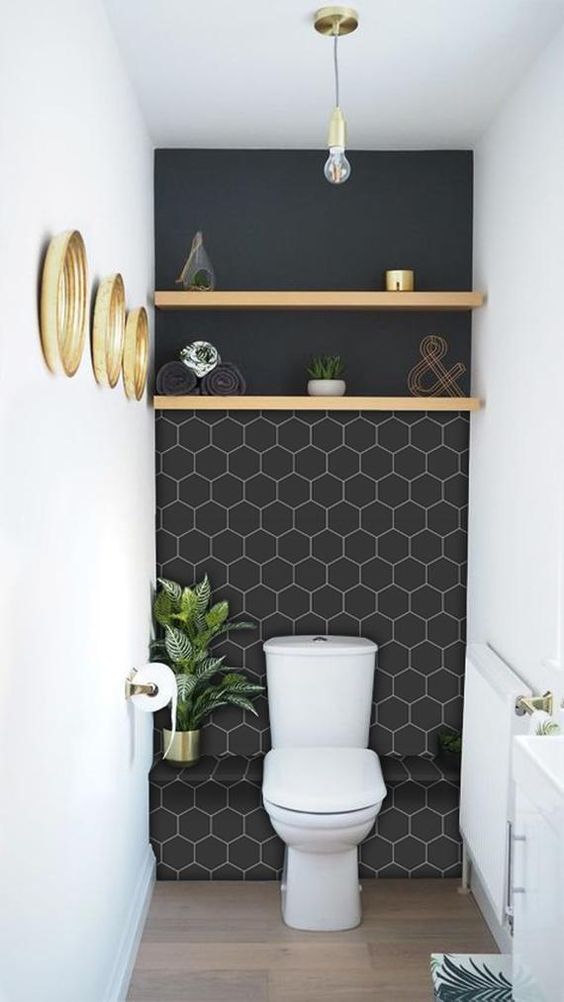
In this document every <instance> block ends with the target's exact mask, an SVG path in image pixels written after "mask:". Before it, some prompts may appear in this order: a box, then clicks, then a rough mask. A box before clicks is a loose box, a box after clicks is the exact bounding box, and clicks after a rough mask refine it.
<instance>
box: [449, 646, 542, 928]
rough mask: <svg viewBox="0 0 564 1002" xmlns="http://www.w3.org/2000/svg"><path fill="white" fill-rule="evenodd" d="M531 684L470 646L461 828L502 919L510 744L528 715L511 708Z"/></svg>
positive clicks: (480, 648) (509, 809) (523, 730)
mask: <svg viewBox="0 0 564 1002" xmlns="http://www.w3.org/2000/svg"><path fill="white" fill-rule="evenodd" d="M523 695H526V696H529V695H531V690H530V689H529V688H528V687H527V686H526V685H525V683H524V682H522V681H521V679H520V678H519V676H518V675H516V674H515V673H514V672H513V671H511V669H510V668H509V667H508V666H507V665H506V664H505V662H504V661H502V660H501V658H499V657H498V656H497V654H494V652H493V651H492V650H491V649H490V648H489V647H486V646H482V645H481V644H480V645H478V644H476V645H472V646H470V647H469V648H468V652H467V656H466V681H465V688H464V722H463V731H462V733H463V741H462V775H461V789H460V831H461V833H462V837H463V839H464V842H465V845H466V850H467V852H468V854H469V856H470V859H471V862H472V865H473V866H474V867H475V868H476V870H477V872H478V876H479V877H480V880H481V883H482V885H483V887H484V890H485V892H486V893H487V895H488V897H489V899H490V903H491V905H492V907H493V909H494V911H495V914H496V917H497V919H498V922H499V923H500V925H503V921H504V916H505V903H506V863H507V822H508V821H512V820H513V800H514V796H513V781H512V779H511V746H512V738H513V737H514V736H515V735H516V734H524V733H526V732H527V728H528V725H529V724H528V721H529V718H528V717H527V716H524V717H518V716H517V715H516V713H515V699H516V698H517V696H523Z"/></svg>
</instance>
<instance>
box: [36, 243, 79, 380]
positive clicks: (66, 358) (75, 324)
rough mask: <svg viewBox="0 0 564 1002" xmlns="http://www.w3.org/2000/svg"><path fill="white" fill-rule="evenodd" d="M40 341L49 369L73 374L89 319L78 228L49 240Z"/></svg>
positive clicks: (40, 309) (45, 266)
mask: <svg viewBox="0 0 564 1002" xmlns="http://www.w3.org/2000/svg"><path fill="white" fill-rule="evenodd" d="M39 313H40V327H41V344H42V347H43V354H44V355H45V361H46V362H47V365H48V366H49V368H50V370H51V372H64V373H65V375H67V376H74V374H75V372H76V370H77V369H78V367H79V365H80V360H81V358H82V352H83V349H84V341H85V338H86V328H87V323H88V265H87V261H86V249H85V247H84V241H83V239H82V237H81V235H80V233H79V232H78V230H65V231H64V233H59V234H58V235H57V236H56V237H53V239H52V240H51V243H50V244H49V247H48V250H47V254H46V257H45V263H44V265H43V276H42V280H41V296H40V307H39Z"/></svg>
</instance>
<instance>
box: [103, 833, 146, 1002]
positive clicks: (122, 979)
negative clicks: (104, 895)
mask: <svg viewBox="0 0 564 1002" xmlns="http://www.w3.org/2000/svg"><path fill="white" fill-rule="evenodd" d="M155 867H156V864H155V854H154V852H153V850H152V848H151V846H150V845H148V846H147V852H146V854H145V859H144V860H143V863H142V866H141V870H140V872H139V880H138V881H137V886H136V888H135V892H134V894H133V898H132V900H131V906H130V908H129V913H128V915H127V919H126V922H125V925H124V928H123V934H122V936H121V939H120V941H119V945H118V950H117V954H116V959H115V963H114V967H113V970H112V974H111V977H110V980H109V983H108V988H107V991H106V994H105V995H104V1002H124V1000H125V999H126V997H127V992H128V989H129V982H130V981H131V975H132V974H133V967H134V965H135V958H136V956H137V951H138V949H139V943H140V942H141V936H142V935H143V929H144V927H145V921H146V919H147V912H148V911H149V905H150V904H151V897H152V894H153V885H154V883H155Z"/></svg>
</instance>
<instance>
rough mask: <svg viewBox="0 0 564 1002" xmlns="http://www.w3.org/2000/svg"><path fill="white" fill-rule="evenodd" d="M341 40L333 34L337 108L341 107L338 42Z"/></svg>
mask: <svg viewBox="0 0 564 1002" xmlns="http://www.w3.org/2000/svg"><path fill="white" fill-rule="evenodd" d="M338 41H339V36H338V35H334V36H333V65H334V68H335V104H336V106H337V108H338V107H339V60H338V56H337V42H338Z"/></svg>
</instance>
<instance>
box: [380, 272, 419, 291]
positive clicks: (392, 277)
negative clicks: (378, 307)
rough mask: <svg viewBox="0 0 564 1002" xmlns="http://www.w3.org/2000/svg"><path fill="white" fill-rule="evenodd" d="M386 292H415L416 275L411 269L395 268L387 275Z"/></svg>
mask: <svg viewBox="0 0 564 1002" xmlns="http://www.w3.org/2000/svg"><path fill="white" fill-rule="evenodd" d="M385 279H386V292H413V290H414V288H415V274H414V272H413V271H412V270H411V269H410V268H393V269H392V270H391V271H387V272H386V273H385Z"/></svg>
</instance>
